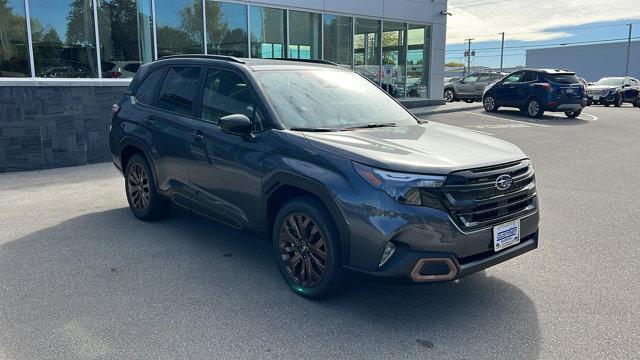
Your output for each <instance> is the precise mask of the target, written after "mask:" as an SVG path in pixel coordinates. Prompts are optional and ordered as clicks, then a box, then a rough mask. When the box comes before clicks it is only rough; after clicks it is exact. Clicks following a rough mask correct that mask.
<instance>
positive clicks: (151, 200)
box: [124, 154, 171, 221]
mask: <svg viewBox="0 0 640 360" xmlns="http://www.w3.org/2000/svg"><path fill="white" fill-rule="evenodd" d="M124 180H125V191H126V194H127V202H128V203H129V209H131V212H132V213H133V215H135V217H137V218H138V219H140V220H142V221H153V220H159V219H162V218H164V217H166V216H167V215H169V211H170V210H171V202H170V201H169V200H168V199H166V198H164V197H162V196H161V195H160V194H159V193H158V189H157V188H156V183H155V180H154V178H153V173H152V172H151V167H150V166H149V162H148V161H147V159H146V158H145V157H144V156H142V155H140V154H135V155H133V156H132V157H131V159H129V162H128V163H127V166H126V170H125V173H124Z"/></svg>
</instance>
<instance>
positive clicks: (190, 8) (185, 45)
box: [156, 0, 204, 58]
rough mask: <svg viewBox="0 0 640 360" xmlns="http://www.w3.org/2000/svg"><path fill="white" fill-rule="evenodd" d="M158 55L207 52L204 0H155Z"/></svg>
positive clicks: (159, 56)
mask: <svg viewBox="0 0 640 360" xmlns="http://www.w3.org/2000/svg"><path fill="white" fill-rule="evenodd" d="M156 36H158V41H157V43H158V58H161V57H163V56H167V55H175V54H204V28H203V23H202V0H161V1H156Z"/></svg>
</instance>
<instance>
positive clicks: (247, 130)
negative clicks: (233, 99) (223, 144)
mask: <svg viewBox="0 0 640 360" xmlns="http://www.w3.org/2000/svg"><path fill="white" fill-rule="evenodd" d="M218 126H220V129H221V130H222V131H224V132H226V133H228V134H231V135H238V136H243V137H251V120H249V118H248V117H246V116H245V115H243V114H233V115H227V116H225V117H222V118H220V120H219V121H218Z"/></svg>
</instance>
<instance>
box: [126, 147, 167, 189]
mask: <svg viewBox="0 0 640 360" xmlns="http://www.w3.org/2000/svg"><path fill="white" fill-rule="evenodd" d="M118 148H119V151H118V154H119V156H120V164H121V166H122V172H123V173H124V172H125V171H126V167H127V162H128V161H129V159H131V157H132V156H133V155H135V154H141V155H142V156H144V157H145V159H147V162H148V163H149V166H150V167H151V175H152V176H153V181H154V183H155V185H156V186H158V176H157V172H156V164H155V161H154V159H153V156H151V152H150V151H149V150H148V149H147V147H146V146H145V145H144V143H143V142H141V141H139V140H136V139H133V138H131V137H125V138H123V139H122V140H121V141H120V144H119V146H118Z"/></svg>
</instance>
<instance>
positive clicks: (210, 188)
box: [187, 68, 269, 231]
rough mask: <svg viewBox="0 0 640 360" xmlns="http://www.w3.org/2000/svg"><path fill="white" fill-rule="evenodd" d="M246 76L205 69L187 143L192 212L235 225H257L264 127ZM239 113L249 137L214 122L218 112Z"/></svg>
mask: <svg viewBox="0 0 640 360" xmlns="http://www.w3.org/2000/svg"><path fill="white" fill-rule="evenodd" d="M254 99H255V97H254V96H253V93H252V90H251V88H250V86H249V83H248V82H247V81H246V79H245V78H244V77H243V76H242V75H241V74H240V73H238V72H236V71H233V70H224V69H215V68H209V69H208V70H207V74H206V76H205V79H204V89H203V91H202V105H201V110H200V114H199V117H200V120H201V121H198V122H197V124H195V126H194V127H193V129H192V133H191V134H190V135H189V139H188V141H187V143H188V169H189V179H190V184H191V188H192V191H193V192H194V193H193V194H192V204H191V207H192V209H193V210H194V211H196V212H199V213H202V214H204V215H207V216H210V217H214V218H216V219H218V220H220V221H222V222H225V223H227V224H228V225H231V226H233V227H236V228H247V229H248V230H254V231H257V230H259V229H260V226H261V224H260V223H259V221H260V218H261V217H260V206H259V204H260V202H259V200H260V192H261V190H262V165H263V160H262V156H263V154H264V151H265V148H266V144H267V139H268V136H269V131H268V130H269V127H268V126H267V125H266V124H267V122H266V120H265V118H264V116H263V113H262V111H261V110H260V106H259V105H258V104H257V102H256V101H255V100H254ZM232 114H244V115H246V116H247V117H248V118H249V119H250V120H251V121H252V123H253V128H254V134H253V136H252V137H251V138H249V137H241V136H237V135H231V134H228V133H225V132H223V131H222V130H221V129H220V127H219V126H218V120H220V118H221V117H224V116H227V115H232Z"/></svg>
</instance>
